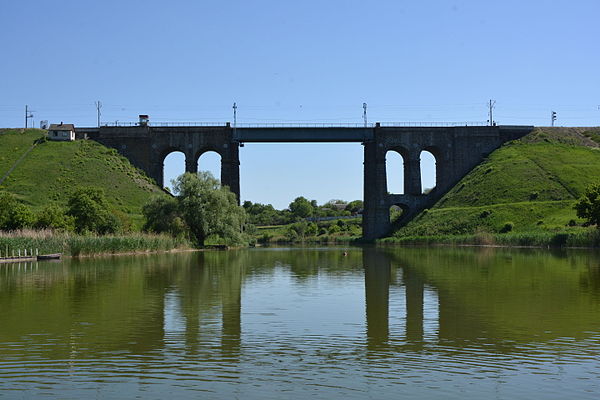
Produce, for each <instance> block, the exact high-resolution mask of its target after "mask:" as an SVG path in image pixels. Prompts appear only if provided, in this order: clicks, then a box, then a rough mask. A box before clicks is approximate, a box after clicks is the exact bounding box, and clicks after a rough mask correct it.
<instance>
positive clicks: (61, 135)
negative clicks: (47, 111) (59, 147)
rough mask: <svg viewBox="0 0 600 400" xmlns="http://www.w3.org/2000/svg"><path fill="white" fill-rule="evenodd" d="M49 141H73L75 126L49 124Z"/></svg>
mask: <svg viewBox="0 0 600 400" xmlns="http://www.w3.org/2000/svg"><path fill="white" fill-rule="evenodd" d="M48 139H49V140H61V141H68V142H71V141H73V140H75V125H73V124H63V123H62V122H61V123H60V124H51V125H50V128H49V129H48Z"/></svg>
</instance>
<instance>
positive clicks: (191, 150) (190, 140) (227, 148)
mask: <svg viewBox="0 0 600 400" xmlns="http://www.w3.org/2000/svg"><path fill="white" fill-rule="evenodd" d="M89 137H90V138H91V139H94V140H96V141H98V142H100V143H102V144H104V145H106V146H109V147H113V148H115V149H117V150H118V151H119V152H120V153H121V154H123V155H124V156H125V157H127V158H128V159H129V160H130V161H131V162H132V164H134V165H135V166H136V167H138V168H140V169H142V170H144V171H145V172H146V173H147V174H148V175H149V176H150V177H151V178H153V179H154V180H155V181H156V183H157V184H158V185H159V186H161V187H164V186H165V184H166V183H168V182H165V181H164V172H163V171H164V161H165V158H166V157H167V156H168V155H169V154H170V153H172V152H174V151H178V152H181V153H183V154H184V155H185V171H186V172H197V171H198V160H199V158H200V157H201V156H202V154H204V153H206V152H209V151H213V152H215V153H217V154H219V155H220V156H221V176H220V177H216V178H220V180H221V183H222V184H223V185H224V186H228V187H229V189H230V190H231V191H232V192H233V193H235V195H236V196H237V198H238V201H239V199H240V157H239V144H238V142H237V141H234V140H233V134H232V129H231V128H230V127H229V125H226V126H215V127H187V126H178V127H150V126H135V127H127V128H123V127H110V126H103V127H100V128H97V129H95V130H91V129H90V130H89Z"/></svg>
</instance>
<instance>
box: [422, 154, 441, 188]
mask: <svg viewBox="0 0 600 400" xmlns="http://www.w3.org/2000/svg"><path fill="white" fill-rule="evenodd" d="M420 158H421V188H422V190H421V193H423V194H429V193H430V192H431V191H432V190H434V189H435V188H436V186H437V159H436V157H435V156H434V155H433V153H432V152H431V151H428V150H423V151H421V154H420Z"/></svg>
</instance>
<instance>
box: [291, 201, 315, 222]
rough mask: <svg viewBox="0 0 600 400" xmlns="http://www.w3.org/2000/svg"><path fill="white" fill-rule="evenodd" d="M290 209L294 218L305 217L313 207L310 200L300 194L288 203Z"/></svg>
mask: <svg viewBox="0 0 600 400" xmlns="http://www.w3.org/2000/svg"><path fill="white" fill-rule="evenodd" d="M289 208H290V211H291V212H292V215H294V217H296V218H306V217H310V216H311V215H312V214H313V211H314V207H313V205H312V203H311V202H310V201H308V200H307V199H306V198H304V197H302V196H300V197H296V198H295V199H294V201H292V202H291V203H290V206H289Z"/></svg>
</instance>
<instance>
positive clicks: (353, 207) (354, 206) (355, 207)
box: [346, 200, 364, 214]
mask: <svg viewBox="0 0 600 400" xmlns="http://www.w3.org/2000/svg"><path fill="white" fill-rule="evenodd" d="M363 207H364V204H363V201H362V200H354V201H351V202H350V203H348V204H347V205H346V211H350V212H351V213H352V214H356V213H358V212H359V211H361V210H362V209H363Z"/></svg>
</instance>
